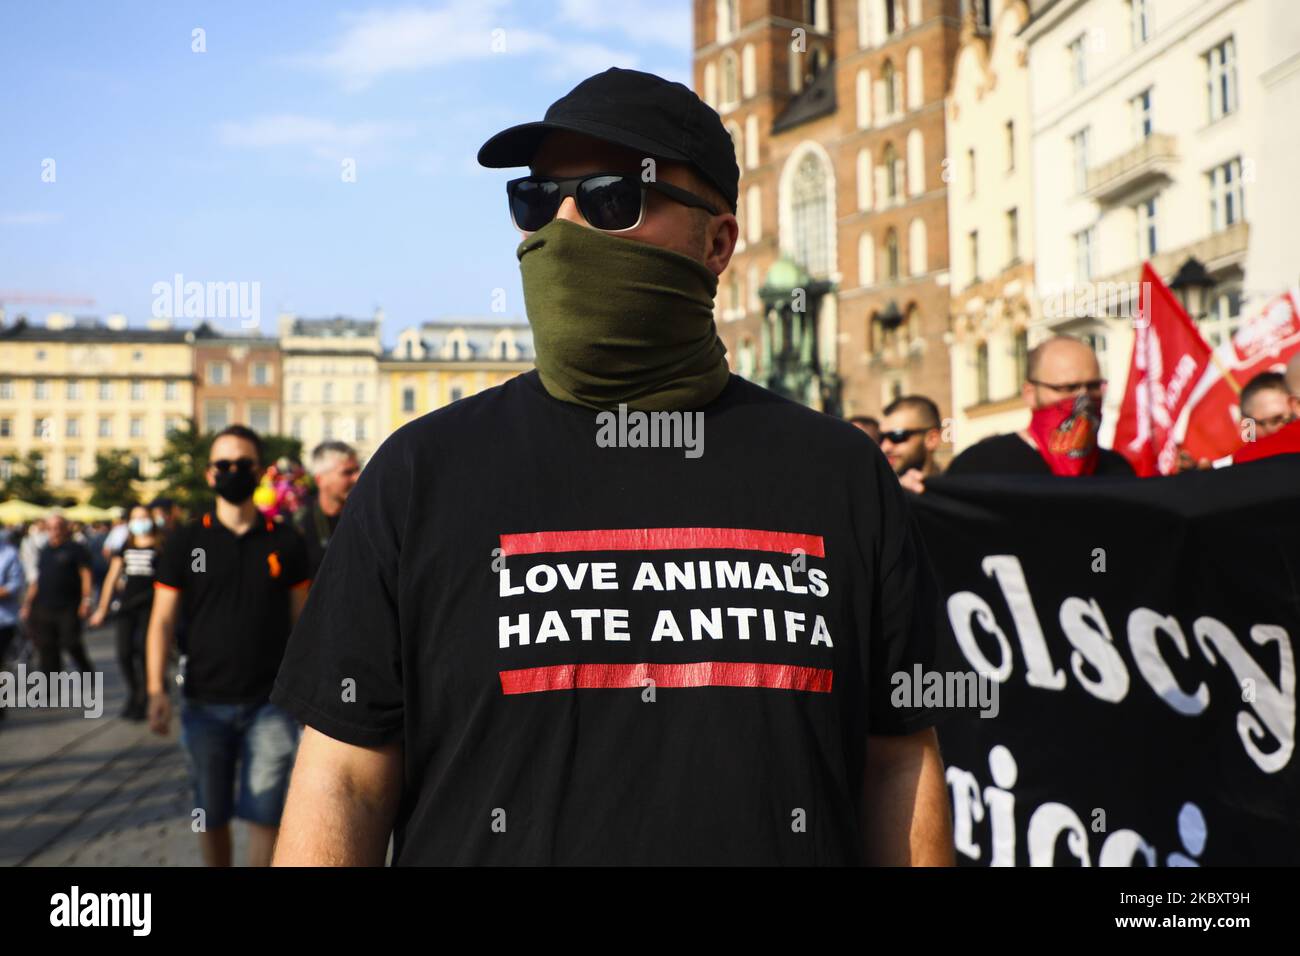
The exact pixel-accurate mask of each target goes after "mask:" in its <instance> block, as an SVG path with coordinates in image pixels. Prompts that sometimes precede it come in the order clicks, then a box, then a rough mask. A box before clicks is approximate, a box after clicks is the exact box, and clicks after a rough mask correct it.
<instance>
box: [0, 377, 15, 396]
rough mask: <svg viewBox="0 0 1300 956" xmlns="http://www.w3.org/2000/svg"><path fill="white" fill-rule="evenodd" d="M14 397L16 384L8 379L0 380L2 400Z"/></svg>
mask: <svg viewBox="0 0 1300 956" xmlns="http://www.w3.org/2000/svg"><path fill="white" fill-rule="evenodd" d="M13 397H14V383H13V382H11V381H10V380H9V379H7V378H0V398H13Z"/></svg>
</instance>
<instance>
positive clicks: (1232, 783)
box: [913, 455, 1300, 867]
mask: <svg viewBox="0 0 1300 956" xmlns="http://www.w3.org/2000/svg"><path fill="white" fill-rule="evenodd" d="M913 502H914V504H915V506H916V508H915V510H916V513H917V517H918V521H919V522H920V524H921V527H922V530H923V533H924V536H925V539H926V543H927V546H928V548H929V550H930V557H931V560H932V561H933V563H934V566H935V571H936V573H937V575H938V577H939V582H940V592H941V594H942V596H943V598H944V601H945V602H946V603H945V607H944V609H943V610H946V612H947V613H946V616H947V620H948V624H949V627H950V628H951V632H950V635H949V636H950V638H951V644H950V645H949V646H947V647H945V648H943V652H944V653H943V654H942V655H941V658H942V660H941V665H940V666H941V668H943V669H944V670H945V671H971V670H974V671H977V672H979V673H981V674H984V675H987V676H988V677H990V678H992V682H993V683H992V684H990V685H989V686H990V687H991V688H993V689H995V690H996V694H995V695H994V696H995V698H996V704H995V706H994V707H987V706H986V707H985V708H984V710H985V711H986V712H988V713H989V714H992V711H993V710H996V716H992V715H990V716H986V717H980V716H979V715H978V711H977V710H976V709H973V708H970V707H969V706H968V707H967V708H966V709H963V710H961V711H960V712H959V713H957V714H954V715H953V716H951V717H950V718H949V719H948V720H947V722H946V723H945V724H944V725H943V726H942V727H941V728H940V741H941V744H942V748H943V756H944V761H945V764H946V766H947V775H948V784H949V793H950V795H951V797H952V800H953V813H954V820H953V824H954V830H955V835H956V843H957V859H958V861H959V862H961V863H965V864H970V865H979V866H987V865H1002V866H1012V865H1014V866H1026V865H1033V866H1053V865H1055V866H1084V865H1087V866H1147V865H1154V866H1162V867H1163V866H1215V865H1258V864H1290V865H1295V864H1297V863H1300V759H1298V758H1297V756H1296V754H1295V734H1296V656H1297V655H1296V650H1297V644H1298V643H1300V456H1294V455H1292V456H1287V457H1285V458H1279V459H1272V460H1268V461H1261V462H1257V463H1253V464H1249V465H1242V466H1237V467H1234V468H1227V469H1222V470H1219V471H1213V472H1195V473H1189V474H1184V475H1178V476H1173V477H1168V478H1152V479H1145V480H1137V479H1110V478H1095V479H1070V478H1020V477H1011V476H987V477H985V476H981V477H978V478H976V477H965V478H951V479H943V478H936V479H934V480H932V481H931V482H929V483H927V491H926V493H925V494H923V495H921V496H919V497H917V498H914V499H913ZM949 655H951V656H949Z"/></svg>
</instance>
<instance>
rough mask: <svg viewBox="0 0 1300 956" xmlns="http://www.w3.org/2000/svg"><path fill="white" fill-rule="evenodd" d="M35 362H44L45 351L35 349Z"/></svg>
mask: <svg viewBox="0 0 1300 956" xmlns="http://www.w3.org/2000/svg"><path fill="white" fill-rule="evenodd" d="M36 361H38V362H44V361H45V349H37V350H36Z"/></svg>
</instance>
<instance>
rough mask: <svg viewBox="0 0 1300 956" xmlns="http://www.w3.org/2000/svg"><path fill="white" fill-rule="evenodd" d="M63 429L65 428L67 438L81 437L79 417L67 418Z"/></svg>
mask: <svg viewBox="0 0 1300 956" xmlns="http://www.w3.org/2000/svg"><path fill="white" fill-rule="evenodd" d="M65 430H66V434H67V437H69V438H80V437H81V419H80V418H69V419H68V421H67V425H66V426H65Z"/></svg>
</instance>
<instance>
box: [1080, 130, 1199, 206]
mask: <svg viewBox="0 0 1300 956" xmlns="http://www.w3.org/2000/svg"><path fill="white" fill-rule="evenodd" d="M1177 162H1178V140H1177V138H1176V137H1174V136H1172V135H1170V134H1169V133H1152V134H1151V135H1150V136H1148V137H1147V138H1146V139H1144V140H1143V141H1142V142H1140V143H1138V144H1137V145H1136V146H1134V147H1133V148H1132V149H1130V150H1127V151H1125V152H1123V153H1120V154H1119V155H1118V156H1116V157H1114V158H1113V159H1110V160H1108V161H1107V162H1104V163H1102V164H1101V165H1099V166H1094V167H1092V168H1091V169H1089V170H1088V188H1087V190H1086V193H1085V194H1086V195H1087V196H1088V198H1090V199H1095V200H1096V201H1097V202H1099V203H1105V204H1107V205H1109V204H1112V203H1118V202H1120V201H1122V200H1123V199H1124V198H1125V197H1127V196H1129V195H1131V194H1132V193H1134V192H1135V191H1137V190H1139V189H1141V188H1143V187H1144V186H1147V185H1149V184H1150V183H1151V182H1153V181H1154V180H1157V179H1169V178H1170V170H1171V169H1172V167H1173V166H1174V164H1175V163H1177Z"/></svg>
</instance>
